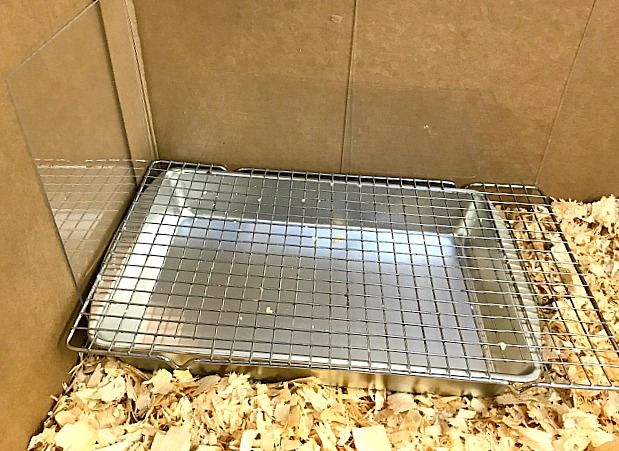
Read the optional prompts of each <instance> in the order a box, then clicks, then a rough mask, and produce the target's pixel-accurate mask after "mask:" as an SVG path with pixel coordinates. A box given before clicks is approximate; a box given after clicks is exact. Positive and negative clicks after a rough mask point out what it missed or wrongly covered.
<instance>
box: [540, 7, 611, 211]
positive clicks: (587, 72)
mask: <svg viewBox="0 0 619 451" xmlns="http://www.w3.org/2000/svg"><path fill="white" fill-rule="evenodd" d="M618 79H619V2H617V1H614V0H598V1H597V2H596V3H595V8H594V9H593V12H592V14H591V19H590V21H589V25H588V26H587V31H586V33H585V36H584V39H583V41H582V44H581V47H580V50H579V52H578V56H577V58H576V61H575V63H574V68H573V71H572V74H571V77H570V79H569V82H568V85H567V88H566V91H565V95H564V98H563V102H562V105H561V109H560V111H559V114H558V116H557V121H556V123H555V126H554V128H553V131H552V135H551V136H550V141H549V145H548V149H547V151H546V156H545V159H544V163H543V165H542V167H541V171H540V174H539V179H538V183H539V185H540V186H541V188H542V189H543V190H544V191H545V192H546V193H548V194H549V195H552V196H557V197H571V198H574V199H580V200H593V199H597V198H599V197H600V196H602V195H604V194H610V193H614V194H615V195H619V83H618Z"/></svg>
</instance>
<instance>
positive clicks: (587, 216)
mask: <svg viewBox="0 0 619 451" xmlns="http://www.w3.org/2000/svg"><path fill="white" fill-rule="evenodd" d="M553 209H554V212H555V213H556V215H557V216H558V218H559V220H560V221H561V228H562V230H563V232H564V234H565V236H566V239H567V240H568V242H569V244H570V248H571V251H572V252H573V253H574V255H575V257H576V258H577V259H578V261H579V263H580V266H581V269H582V270H583V274H584V277H585V279H586V281H587V283H588V285H589V287H590V289H591V292H592V293H593V296H594V297H595V299H596V302H597V304H598V306H599V308H600V309H601V310H602V312H603V314H604V316H605V317H606V318H607V320H608V321H609V326H610V327H611V328H612V330H613V331H614V333H615V334H616V335H618V332H619V320H618V316H619V307H618V306H619V241H618V240H619V239H618V237H617V233H618V232H619V229H618V227H619V226H618V225H617V224H618V223H619V218H617V215H618V213H617V211H618V209H619V207H618V204H617V200H616V199H615V198H613V197H609V198H605V199H602V200H601V201H600V202H599V203H594V204H581V203H576V202H557V203H555V204H554V205H553ZM549 213H550V212H549V211H548V210H546V209H545V208H543V207H540V208H539V209H538V210H536V211H534V212H532V211H520V210H513V211H505V212H504V214H505V215H507V216H508V219H509V220H510V222H511V225H512V227H513V228H514V230H515V233H520V235H519V236H520V237H523V238H526V239H523V241H522V242H523V243H524V244H523V246H524V247H523V249H522V250H521V251H522V253H523V256H524V257H525V258H528V259H529V260H528V261H529V262H531V263H530V264H531V265H541V264H543V265H544V267H543V268H541V267H540V268H536V267H532V269H533V270H535V269H538V270H539V269H543V270H544V271H545V272H547V273H549V274H550V275H551V277H554V278H558V279H553V280H559V281H563V282H565V281H567V282H569V281H574V280H577V279H575V278H577V277H578V274H575V273H573V272H572V271H573V269H572V270H571V269H569V268H573V264H572V263H571V257H570V256H569V254H568V253H567V250H566V249H565V248H564V247H562V245H561V243H560V242H559V241H557V240H556V239H555V238H553V237H552V236H553V233H552V229H551V227H552V224H553V221H552V220H551V219H550V216H549ZM549 232H550V238H549V239H548V240H547V241H548V242H547V243H544V244H543V245H541V246H540V245H539V243H540V240H541V238H542V237H543V236H544V234H548V233H549ZM554 235H555V236H556V233H555V234H554ZM535 237H537V238H536V239H534V238H535ZM541 241H544V240H541ZM541 254H544V255H546V256H548V260H544V259H542V258H540V255H541ZM551 257H552V258H551ZM532 274H533V276H534V277H535V274H536V273H535V272H533V273H532ZM540 286H542V287H545V288H546V289H547V290H549V291H547V292H545V293H543V294H544V296H543V299H545V300H547V302H549V303H550V304H549V305H553V306H554V305H561V302H568V299H567V296H568V295H569V296H570V298H571V299H572V301H573V302H576V303H578V302H579V300H582V299H583V297H584V296H586V295H587V294H586V293H582V292H580V291H578V286H575V287H574V288H575V290H576V291H574V290H572V291H571V292H569V293H568V292H558V291H553V290H555V288H554V287H555V286H556V287H560V286H561V284H555V285H552V284H541V285H540ZM555 310H556V309H555ZM585 313H587V314H592V312H585ZM573 319H574V321H573V322H572V323H571V324H568V326H567V329H565V326H561V323H560V322H558V321H554V322H553V318H552V317H551V318H547V319H546V320H547V322H548V325H549V327H555V328H557V332H558V333H564V334H567V333H570V332H572V333H576V332H578V333H580V334H582V333H583V331H582V330H578V327H581V326H579V325H578V324H580V322H579V321H577V320H578V318H573ZM596 324H599V321H595V322H593V321H592V322H591V325H592V327H594V326H595V325H596ZM560 327H563V329H560ZM590 332H595V333H599V334H602V331H601V330H593V331H590ZM592 336H593V335H592ZM600 337H602V338H600V340H599V346H601V347H602V349H605V348H604V346H607V345H608V343H606V342H605V339H604V338H603V336H602V335H600ZM562 344H564V345H566V346H565V347H566V348H567V344H569V340H567V339H566V340H565V342H564V343H562ZM555 346H557V345H555ZM597 354H599V355H598V356H588V355H587V353H586V352H582V353H581V354H579V355H578V356H576V357H577V358H580V359H587V358H590V357H593V358H597V357H600V358H601V357H602V355H601V354H600V353H599V352H598V353H597ZM557 358H558V356H555V359H557ZM605 358H607V359H609V361H610V360H611V359H612V358H613V356H612V353H610V352H609V355H608V356H607V357H605ZM556 371H558V372H559V371H561V368H560V365H557V368H556ZM607 373H610V375H611V376H612V371H607ZM558 375H559V376H560V373H558ZM597 376H600V375H599V374H597ZM617 376H619V375H617ZM569 377H574V378H578V377H582V378H586V377H596V372H595V371H593V370H587V371H586V372H583V373H582V374H573V375H570V376H569ZM617 380H619V377H617ZM618 425H619V393H616V392H595V391H591V392H588V391H582V390H572V391H569V390H552V389H547V388H531V389H529V390H527V391H525V392H522V393H515V392H509V391H508V392H505V393H503V394H501V395H500V396H497V397H495V398H488V399H482V398H469V397H459V396H439V395H434V394H405V393H387V392H385V391H383V390H365V389H355V388H350V389H345V388H336V387H328V386H324V385H321V384H319V383H318V381H317V380H316V379H313V378H304V379H298V380H295V381H289V382H281V383H273V384H264V383H260V382H257V381H251V380H250V379H249V378H248V377H247V376H244V375H238V374H229V375H227V376H218V375H210V376H204V377H194V375H192V374H191V373H190V372H189V371H184V370H180V371H179V370H177V371H173V372H170V371H168V370H159V371H156V372H155V373H154V374H146V373H143V372H141V371H140V370H138V369H136V368H134V367H132V366H130V365H127V364H125V363H122V362H120V361H117V360H114V359H111V358H102V357H95V356H89V357H85V358H83V360H82V361H81V362H80V363H79V364H78V365H77V366H76V367H75V368H74V369H73V370H72V372H71V381H70V383H69V384H68V386H67V390H66V392H65V393H64V394H63V395H62V396H60V397H59V398H58V399H57V402H56V405H55V406H54V408H53V409H52V411H51V412H50V414H49V416H48V419H47V420H46V422H45V424H44V428H43V429H42V431H41V432H40V433H39V434H37V435H35V436H34V437H32V439H31V441H30V444H29V449H31V450H46V451H51V450H61V449H63V448H64V450H65V451H66V450H72V449H75V450H77V449H79V450H89V449H98V450H106V451H143V450H147V449H155V450H163V449H166V450H167V449H174V450H182V451H187V450H190V451H219V450H223V449H232V450H235V451H236V450H250V449H263V450H305V451H309V450H312V451H314V450H319V449H338V450H339V449H342V450H350V449H359V450H365V449H368V450H369V449H371V450H381V449H408V450H417V449H424V450H425V449H438V450H447V449H464V450H489V449H492V450H503V449H506V450H507V449H521V450H537V449H557V450H566V451H567V450H569V451H575V450H585V449H591V450H596V451H611V450H615V449H619V431H618V427H619V426H618Z"/></svg>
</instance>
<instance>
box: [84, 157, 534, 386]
mask: <svg viewBox="0 0 619 451" xmlns="http://www.w3.org/2000/svg"><path fill="white" fill-rule="evenodd" d="M533 305H534V304H533V301H532V297H531V292H530V290H529V285H528V282H527V281H526V279H525V277H524V271H523V269H522V267H521V266H520V264H519V259H518V257H517V255H516V253H515V249H514V245H513V243H512V238H511V237H510V235H509V233H508V231H507V229H506V228H505V226H504V224H503V221H502V219H501V218H500V217H499V215H497V214H496V212H495V211H494V209H493V208H492V207H491V205H490V204H489V202H488V200H487V199H486V197H485V195H484V194H483V193H480V192H476V191H471V190H462V189H456V188H453V187H452V186H449V185H444V186H441V185H440V183H433V184H429V183H424V182H423V181H415V180H408V181H407V180H397V179H377V178H371V177H351V176H334V175H326V174H306V173H283V172H268V171H257V170H256V171H242V172H227V171H225V170H222V169H219V168H214V167H209V166H196V165H188V164H183V165H177V164H173V163H169V162H157V163H155V164H154V165H153V166H152V167H151V169H150V171H149V173H148V174H147V176H146V178H145V182H144V184H143V186H142V189H141V192H140V194H139V196H138V197H137V199H136V201H135V202H134V204H133V205H132V207H131V209H130V211H129V213H128V216H127V217H126V219H125V221H124V223H123V225H122V227H121V229H120V230H119V232H118V234H117V236H116V237H115V239H114V242H113V243H112V245H111V247H110V249H109V251H108V254H107V256H106V259H105V261H104V264H103V266H102V268H101V271H100V273H99V276H98V277H97V280H96V282H95V284H94V286H93V288H92V291H91V292H90V295H89V297H88V304H87V305H86V306H85V310H84V311H83V314H84V315H85V316H87V318H88V335H89V339H90V341H91V345H92V346H94V347H96V348H98V349H104V350H108V351H114V352H118V353H121V354H122V353H125V354H126V355H127V356H133V357H153V356H165V358H166V359H168V361H169V362H171V363H173V364H177V365H183V364H187V365H193V366H195V367H197V366H200V367H202V368H204V369H207V370H208V369H212V368H216V369H230V368H234V366H231V365H238V366H239V367H242V368H244V369H247V368H249V369H251V368H253V369H254V370H255V371H254V373H255V374H259V375H263V376H266V377H279V378H281V377H284V378H286V377H290V376H293V375H300V374H319V375H320V376H321V377H322V378H323V379H325V380H326V382H337V383H351V384H357V385H366V386H386V388H390V389H397V390H413V389H415V390H418V389H426V388H428V387H431V388H434V389H436V387H437V386H438V387H439V390H441V391H444V392H472V393H480V392H483V393H490V392H493V391H496V390H497V389H498V388H500V387H501V386H502V385H504V384H506V383H510V382H524V383H526V382H533V381H535V380H536V379H537V378H538V377H539V375H540V364H539V357H538V355H537V351H536V350H537V349H538V345H537V344H536V338H537V334H538V333H539V325H538V322H537V318H536V317H535V310H534V308H532V306H533ZM435 378H439V379H443V378H449V379H451V380H453V381H459V382H457V383H456V382H454V384H447V385H448V386H447V387H445V386H444V384H443V385H437V383H436V381H438V380H437V379H435Z"/></svg>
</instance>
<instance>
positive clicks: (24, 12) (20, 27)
mask: <svg viewBox="0 0 619 451" xmlns="http://www.w3.org/2000/svg"><path fill="white" fill-rule="evenodd" d="M87 3H88V2H87V1H86V0H60V1H56V2H48V1H43V0H33V1H31V2H22V1H19V0H8V1H3V2H0V23H1V26H0V42H1V43H2V51H1V52H0V78H1V79H2V80H4V77H5V76H6V74H7V73H8V71H9V70H10V69H11V68H13V67H14V66H16V65H17V64H18V63H20V62H22V61H23V60H24V59H25V58H26V57H27V56H28V55H29V54H30V53H32V52H33V51H34V50H35V49H36V48H37V47H38V46H39V45H41V44H42V43H43V41H44V40H46V39H48V38H49V37H50V36H51V35H52V34H53V33H54V32H55V31H56V30H58V29H59V28H60V27H61V26H62V25H64V24H65V23H66V22H67V21H68V20H69V19H70V18H72V17H73V16H74V15H75V14H76V13H77V12H78V11H80V10H81V9H82V8H83V7H84V6H86V4H87ZM0 137H1V144H0V161H1V162H2V164H0V180H1V181H2V182H1V183H0V196H1V201H0V206H1V209H2V211H1V213H0V249H1V250H0V274H1V276H0V278H1V280H2V283H0V308H1V312H0V355H1V356H2V359H1V360H0V383H1V385H2V387H3V389H2V390H1V391H0V402H1V404H2V405H3V406H5V408H3V409H1V410H0V423H1V424H2V425H3V430H2V434H0V449H3V450H18V449H24V448H25V446H26V444H27V442H28V439H29V436H30V434H32V433H34V432H36V431H37V430H38V428H39V427H40V422H41V419H42V417H43V416H44V415H45V412H46V410H47V409H48V408H49V406H50V405H51V399H50V398H49V396H50V395H51V394H53V393H57V392H58V391H59V389H60V388H61V383H62V382H63V381H64V380H66V376H67V370H68V369H69V368H70V367H71V365H73V363H74V362H75V360H76V356H75V354H74V353H72V352H69V351H68V350H67V349H66V347H65V346H64V344H63V343H61V341H60V340H61V337H60V335H61V332H62V330H63V328H64V326H65V324H66V320H67V316H68V315H70V314H71V312H72V310H73V308H74V306H75V294H74V293H75V291H74V288H73V281H72V279H71V274H70V272H69V269H68V267H67V265H66V261H65V258H64V255H63V251H62V247H61V244H60V242H59V241H58V239H57V236H56V231H55V228H54V223H53V219H52V216H51V214H50V213H49V210H48V208H47V201H46V199H45V195H44V193H43V191H42V190H41V186H40V183H39V180H38V178H37V175H36V171H35V168H34V166H33V164H32V160H31V157H30V155H29V153H28V150H27V148H26V143H25V142H24V138H23V136H22V134H21V131H20V128H19V125H18V121H17V118H16V115H15V112H14V109H13V107H12V106H11V102H10V99H9V95H8V91H7V87H6V85H5V84H4V83H2V84H1V85H0Z"/></svg>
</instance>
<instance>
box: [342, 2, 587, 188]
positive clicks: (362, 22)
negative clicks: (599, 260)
mask: <svg viewBox="0 0 619 451" xmlns="http://www.w3.org/2000/svg"><path fill="white" fill-rule="evenodd" d="M591 4H592V2H591V1H582V0H571V1H564V0H551V1H545V2H539V1H537V0H527V1H521V2H486V1H466V2H435V1H431V0H427V1H425V0H424V1H415V2H411V1H407V0H376V1H371V2H370V1H359V2H357V20H356V27H355V34H354V36H355V40H354V47H353V58H352V77H351V78H352V83H353V84H352V89H351V96H350V99H349V106H348V109H349V111H348V124H347V142H346V154H345V155H344V171H345V172H348V171H350V172H355V173H372V174H390V175H398V176H418V177H440V178H444V177H445V178H452V179H455V180H456V181H457V182H459V183H466V182H470V181H473V180H480V181H499V182H517V183H530V182H534V181H535V174H536V171H537V169H538V166H539V163H540V160H541V158H542V155H543V152H544V147H545V145H546V141H547V138H548V134H549V131H550V127H551V123H552V120H553V118H554V116H555V113H556V110H557V107H558V105H559V100H560V96H561V93H562V89H563V86H564V84H565V81H566V78H567V76H568V73H569V68H570V66H571V64H572V60H573V58H574V55H575V52H576V49H577V47H578V43H579V41H580V38H581V35H582V33H583V30H584V27H585V24H586V20H587V17H588V14H589V11H590V9H591Z"/></svg>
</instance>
